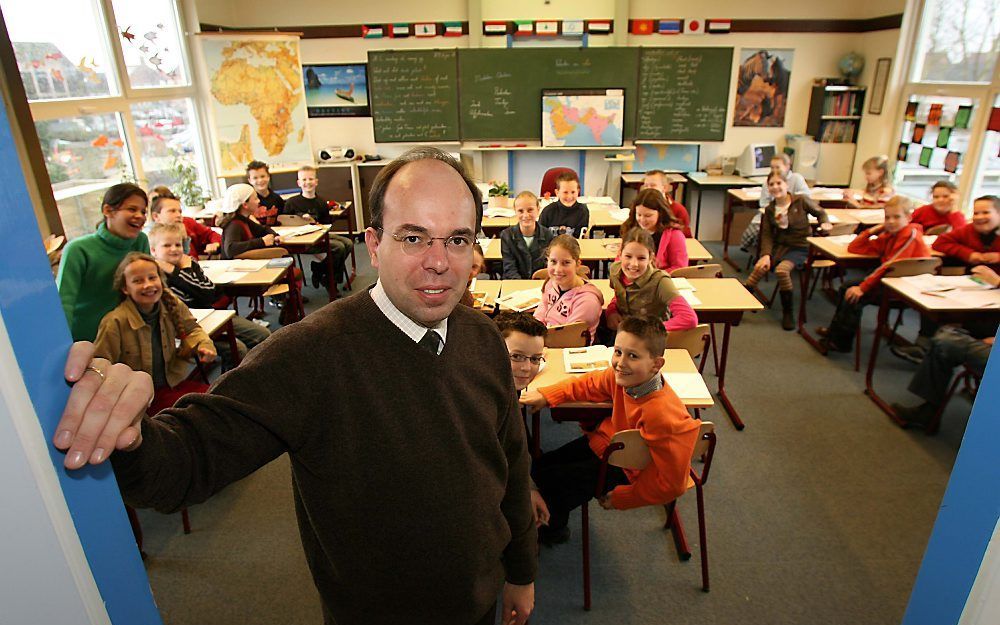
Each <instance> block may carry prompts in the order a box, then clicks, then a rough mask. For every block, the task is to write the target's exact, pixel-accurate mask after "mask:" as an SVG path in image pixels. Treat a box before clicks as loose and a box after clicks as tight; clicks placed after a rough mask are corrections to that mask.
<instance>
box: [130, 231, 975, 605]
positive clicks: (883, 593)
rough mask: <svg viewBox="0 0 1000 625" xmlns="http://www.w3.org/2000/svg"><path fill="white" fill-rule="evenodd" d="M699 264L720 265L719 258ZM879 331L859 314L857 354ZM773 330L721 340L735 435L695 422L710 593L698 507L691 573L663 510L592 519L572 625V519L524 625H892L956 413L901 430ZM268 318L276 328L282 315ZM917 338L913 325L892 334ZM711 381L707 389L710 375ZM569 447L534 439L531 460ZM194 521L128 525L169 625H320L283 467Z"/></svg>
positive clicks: (930, 512) (743, 330) (904, 372)
mask: <svg viewBox="0 0 1000 625" xmlns="http://www.w3.org/2000/svg"><path fill="white" fill-rule="evenodd" d="M709 248H710V249H711V250H712V251H713V252H715V253H716V254H717V255H718V254H719V248H718V246H717V245H714V246H713V245H711V244H710V245H709ZM738 256H739V255H738ZM358 257H359V265H360V267H359V269H360V275H359V279H358V281H357V282H356V289H357V288H362V287H363V286H366V285H367V284H370V283H371V282H372V281H373V280H374V278H375V276H374V272H373V271H372V269H371V268H370V267H369V265H368V263H367V255H366V253H365V251H364V247H363V246H361V245H359V246H358ZM734 275H735V274H734ZM743 277H745V274H744V275H743ZM772 284H773V283H772ZM768 291H769V289H768ZM306 293H307V294H308V295H309V296H310V298H311V300H312V301H311V303H310V304H308V306H307V308H308V309H309V310H314V309H316V308H318V307H319V306H322V305H323V303H325V297H324V295H323V294H322V293H320V292H318V291H314V290H313V289H311V288H310V287H307V289H306ZM272 310H273V309H272ZM809 310H810V319H811V320H812V321H813V324H814V325H816V324H822V325H825V324H826V322H828V321H829V319H830V317H831V315H832V312H833V306H832V304H830V302H828V301H827V300H826V299H825V298H824V297H822V296H821V295H819V294H817V295H816V296H815V297H814V298H813V299H812V301H811V302H810V306H809ZM874 316H875V311H874V310H873V309H869V310H867V311H866V314H865V320H864V321H865V323H864V326H865V329H866V333H865V335H864V336H865V340H864V347H863V353H864V354H866V355H867V353H868V349H869V345H870V339H871V329H872V327H873V325H874ZM778 318H779V311H778V310H777V305H776V307H775V309H774V310H770V311H764V312H761V313H758V314H755V315H747V316H746V317H745V318H744V321H743V323H741V324H740V326H739V327H737V328H735V329H734V331H733V335H732V336H733V338H732V352H731V359H730V365H729V367H730V368H729V375H728V379H727V386H728V390H729V394H730V397H731V399H732V400H733V401H734V403H735V404H736V406H737V407H738V408H739V410H740V411H741V413H742V416H743V418H744V420H745V421H746V423H747V427H746V429H745V430H744V431H742V432H738V431H736V429H735V428H733V427H732V425H731V424H730V422H729V420H728V418H727V417H726V416H725V414H724V413H723V412H722V411H721V409H719V408H718V407H716V408H713V409H710V410H707V411H705V412H703V415H702V416H703V418H704V419H707V420H712V421H715V422H716V424H717V425H718V437H719V443H718V448H717V451H716V457H715V465H714V466H713V468H712V473H711V479H710V481H709V483H708V484H707V486H706V507H707V510H708V543H709V548H710V556H711V558H710V562H711V575H712V590H711V592H709V593H703V592H702V591H701V589H700V569H699V563H698V557H699V545H698V542H699V541H698V533H697V519H696V516H695V501H694V496H693V493H691V494H689V495H687V496H685V497H683V498H682V500H681V502H680V504H679V505H680V509H681V515H682V518H683V520H684V523H685V526H686V529H687V534H688V539H689V541H690V543H691V546H692V550H693V552H694V556H693V558H692V559H691V560H690V561H687V562H680V561H678V559H677V556H676V553H675V551H674V547H673V542H672V541H671V539H670V535H669V533H668V532H665V531H664V530H663V529H662V524H663V520H664V519H663V517H664V514H663V511H662V509H661V508H648V509H639V510H633V511H624V512H623V511H604V510H601V509H600V508H599V507H597V506H592V507H591V509H592V513H591V527H592V532H591V536H592V539H591V540H592V546H593V549H592V551H593V587H594V607H593V610H592V611H591V612H590V613H585V612H584V611H583V609H582V591H581V572H580V567H581V553H580V542H579V537H580V532H579V515H578V514H577V515H575V516H574V517H573V518H572V519H571V527H572V529H573V534H572V537H571V540H570V542H569V543H567V544H565V545H560V546H557V547H555V548H551V549H548V548H543V549H542V551H541V554H540V570H539V576H538V579H537V584H536V611H535V615H534V617H533V618H532V619H531V622H532V623H533V624H537V625H549V624H563V623H590V624H593V625H597V624H615V625H621V624H636V625H639V624H643V625H645V624H653V623H657V624H659V623H671V624H676V625H683V624H688V623H690V624H699V625H701V624H704V623H724V624H747V625H751V624H760V625H764V624H767V625H779V624H786V623H787V624H803V623H809V624H813V625H821V624H827V623H829V624H848V623H851V624H853V623H865V624H868V625H880V624H886V625H889V624H894V623H898V622H899V621H900V620H901V618H902V615H903V612H904V610H905V607H906V603H907V600H908V597H909V593H910V589H911V587H912V584H913V581H914V579H915V577H916V573H917V570H918V568H919V566H920V561H921V558H922V556H923V551H924V548H925V546H926V543H927V538H928V536H929V534H930V530H931V527H932V525H933V523H934V518H935V515H936V512H937V508H938V505H939V503H940V500H941V496H942V494H943V492H944V488H945V485H946V483H947V480H948V475H949V473H950V470H951V466H952V463H953V462H954V459H955V455H956V452H957V450H958V447H959V444H960V442H961V437H962V433H963V431H964V428H965V424H966V422H967V419H968V413H969V411H970V403H969V400H968V399H967V398H965V397H958V398H956V399H955V400H953V401H952V403H951V405H950V407H949V410H948V412H947V414H946V416H945V420H944V423H943V426H942V430H941V432H940V434H938V435H937V436H935V437H928V436H925V435H924V434H922V433H920V432H914V431H904V430H901V429H899V428H898V427H896V426H895V425H893V424H892V423H891V422H890V421H889V420H888V419H887V418H886V417H885V416H884V415H883V414H882V413H881V412H880V411H879V410H878V408H877V407H876V406H875V405H874V404H873V403H872V402H871V401H870V400H869V399H868V398H867V397H866V396H865V395H864V393H863V390H864V376H863V372H862V373H856V372H854V370H853V357H851V356H848V355H835V356H832V357H830V358H826V357H823V356H821V355H820V354H819V353H817V352H816V351H814V350H813V349H812V348H811V347H810V346H809V345H808V344H806V343H805V341H803V340H802V339H801V338H800V337H799V336H798V335H797V334H795V333H792V332H784V331H782V330H781V328H780V325H779V322H778ZM269 319H270V320H271V322H272V324H276V323H277V314H274V313H272V314H270V315H269ZM916 327H917V319H916V317H915V316H914V315H913V314H912V313H910V314H908V316H907V318H906V321H905V325H904V329H903V332H904V333H908V334H910V335H912V334H913V333H914V332H915V328H916ZM914 369H915V367H914V365H912V364H909V363H906V362H903V361H901V360H898V359H896V358H894V357H893V356H891V355H889V354H888V352H887V351H884V352H883V356H882V358H881V359H880V364H879V369H878V373H877V377H876V381H877V384H878V386H879V388H880V389H882V390H883V392H884V394H885V395H886V396H888V397H889V398H890V399H891V400H902V401H904V402H906V403H914V402H915V401H916V400H915V398H914V397H913V396H912V395H910V394H909V393H908V392H907V391H906V384H907V382H908V380H909V378H910V376H911V375H912V373H913V371H914ZM706 379H707V381H708V382H709V385H710V386H712V385H713V384H714V381H715V377H714V375H713V374H712V373H711V365H709V369H708V370H707V375H706ZM578 432H579V430H578V429H577V428H576V427H575V426H573V425H571V424H562V425H560V424H555V423H552V422H546V423H544V424H543V434H542V440H543V445H544V447H545V448H552V447H554V446H557V445H559V444H561V443H562V442H565V441H568V440H570V439H572V438H574V437H575V436H577V435H578ZM190 513H191V520H192V524H193V526H194V531H193V533H192V534H190V535H187V536H185V535H184V534H183V533H182V531H181V521H180V517H179V515H170V516H165V515H160V514H157V513H155V512H151V511H140V517H141V519H142V523H143V528H144V530H145V540H146V544H145V550H146V552H147V554H148V556H149V557H148V559H147V561H146V568H147V571H148V573H149V578H150V582H151V585H152V589H153V593H154V595H155V597H156V601H157V604H158V606H159V607H160V610H161V612H162V614H163V619H164V622H165V623H167V624H168V625H203V624H205V623H216V624H225V623H234V624H235V623H240V624H247V625H249V624H256V623H262V624H263V623H294V624H297V623H320V622H321V621H322V619H321V615H320V608H319V600H318V597H317V594H316V590H315V588H314V587H313V584H312V580H311V577H310V575H309V572H308V569H307V567H306V564H305V560H304V557H303V555H302V550H301V546H300V544H299V538H298V533H297V529H296V524H295V517H294V511H293V506H292V497H291V490H290V471H289V463H288V460H287V457H282V458H280V459H278V460H276V461H275V462H272V463H271V464H270V465H268V466H266V467H264V468H263V469H261V470H259V471H257V472H256V473H255V474H253V475H251V476H250V477H248V478H247V479H245V480H243V481H242V482H239V483H237V484H234V485H232V486H230V487H229V488H227V489H225V490H224V491H222V492H221V493H220V494H218V495H217V496H216V497H215V498H213V499H212V500H210V501H208V502H206V503H204V504H202V505H198V506H194V507H193V508H191V511H190ZM414 609H415V610H419V605H415V606H414Z"/></svg>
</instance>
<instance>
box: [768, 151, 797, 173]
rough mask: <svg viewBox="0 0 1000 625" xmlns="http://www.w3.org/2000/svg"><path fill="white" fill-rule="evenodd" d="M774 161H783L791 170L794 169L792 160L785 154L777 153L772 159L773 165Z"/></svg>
mask: <svg viewBox="0 0 1000 625" xmlns="http://www.w3.org/2000/svg"><path fill="white" fill-rule="evenodd" d="M774 161H781V162H782V163H784V164H785V167H788V168H789V169H791V167H792V159H791V158H790V157H789V156H788V155H787V154H785V153H784V152H775V153H774V156H772V157H771V162H772V163H773V162H774Z"/></svg>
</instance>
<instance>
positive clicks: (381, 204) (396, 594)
mask: <svg viewBox="0 0 1000 625" xmlns="http://www.w3.org/2000/svg"><path fill="white" fill-rule="evenodd" d="M371 206H372V222H373V227H371V228H369V229H368V230H367V232H366V244H367V246H368V250H369V253H370V255H371V258H372V265H373V266H374V267H376V268H377V269H378V272H379V281H378V282H377V283H376V284H375V286H374V287H373V288H372V289H370V290H369V291H368V292H363V293H358V294H356V295H354V296H352V297H350V298H347V299H345V300H341V301H338V302H335V303H332V304H330V305H328V306H326V307H324V308H323V309H321V310H320V311H317V312H315V313H313V314H312V315H310V316H309V317H307V318H306V319H305V320H303V321H301V322H299V323H296V324H294V325H292V326H289V327H286V328H284V329H282V330H280V331H279V332H277V333H275V334H274V335H273V336H272V337H271V338H270V339H269V340H268V341H266V342H265V343H263V344H262V345H260V346H259V347H258V348H257V349H255V350H254V351H253V352H252V353H251V354H250V356H249V357H248V358H247V359H246V360H244V361H243V363H242V364H241V366H240V367H238V368H237V369H234V370H233V371H230V372H229V373H227V374H226V375H224V376H222V377H221V378H219V380H218V381H217V382H216V383H215V384H214V385H213V387H212V389H211V391H210V393H208V394H205V395H188V396H186V397H185V398H183V399H182V400H181V401H180V402H178V404H177V405H176V406H175V407H174V408H172V409H169V410H166V411H164V412H162V413H160V414H159V415H158V416H157V418H156V419H149V418H133V415H135V414H136V413H137V412H140V413H141V411H142V409H143V408H144V407H145V405H146V400H147V398H148V396H149V394H148V393H147V390H148V389H147V387H148V386H149V385H148V381H147V380H145V379H143V378H142V377H141V376H143V375H144V374H139V373H133V372H131V371H129V370H127V368H126V369H124V370H123V369H122V368H121V366H118V365H116V366H115V367H113V368H111V367H109V363H107V361H104V360H102V359H94V360H91V358H90V355H91V354H90V353H89V352H88V350H87V349H86V346H84V345H79V344H78V345H77V346H75V347H74V350H73V352H71V356H70V361H69V363H68V364H67V372H68V374H67V378H68V379H69V380H70V381H76V380H79V384H76V385H75V386H74V389H73V393H72V395H71V397H70V403H69V406H68V407H67V411H66V415H65V416H64V418H63V421H62V422H61V423H60V425H59V426H58V428H57V433H56V437H55V444H56V446H57V447H59V448H60V449H66V450H67V456H66V461H65V464H66V466H67V467H68V468H71V469H72V468H77V467H79V466H82V465H83V464H85V463H87V462H90V463H93V464H97V463H100V462H103V461H104V460H105V459H106V458H107V457H108V456H109V455H110V453H109V451H108V450H114V449H119V450H121V451H119V452H118V453H116V454H114V455H113V456H112V462H113V464H114V467H115V473H116V475H117V476H118V480H119V484H120V486H121V490H122V493H123V496H124V498H125V500H126V501H127V502H129V503H131V504H133V505H137V506H151V507H154V508H156V509H158V510H161V511H173V510H177V509H179V508H180V507H182V506H185V505H190V504H193V503H197V502H199V501H204V500H205V499H207V498H208V497H210V496H211V495H213V494H214V493H216V492H218V491H219V490H221V489H222V488H224V487H225V486H226V485H228V484H231V483H232V482H234V481H236V480H238V479H240V478H242V477H244V476H246V475H248V474H250V473H252V472H253V471H254V470H256V469H257V468H259V467H261V466H263V465H264V464H266V463H268V462H270V461H271V460H273V459H274V458H276V457H277V456H279V455H281V454H282V453H286V452H287V453H288V454H289V455H290V457H291V461H292V472H293V488H294V495H295V504H296V513H297V515H298V519H299V531H300V534H301V538H302V543H303V548H304V549H305V552H306V559H307V561H308V563H309V566H310V569H311V571H312V574H313V578H314V581H315V584H316V587H317V589H318V590H319V594H320V597H321V599H322V603H323V611H324V620H325V622H326V623H337V624H338V625H354V624H357V625H362V624H363V625H368V624H373V625H379V624H386V625H389V624H397V623H407V624H412V623H426V624H428V625H430V624H434V625H437V624H442V623H448V624H452V623H454V624H456V625H460V624H468V625H473V624H479V623H491V624H492V623H493V622H494V618H495V616H494V612H495V607H496V606H495V602H496V595H497V592H498V590H499V589H500V581H501V579H503V580H505V581H506V583H505V584H504V586H503V614H502V617H503V622H504V623H517V624H519V625H520V624H523V623H525V622H526V621H527V618H528V616H529V615H530V613H531V610H532V607H533V603H534V585H533V580H534V575H535V569H536V546H535V528H534V523H533V522H532V515H531V508H530V505H529V487H528V484H529V481H528V479H529V478H528V453H527V447H526V441H525V436H524V431H523V425H522V422H521V419H520V418H519V413H518V406H517V401H516V399H515V395H514V384H513V380H512V378H511V375H510V365H509V362H508V356H507V352H506V349H505V347H504V344H503V340H502V339H501V338H500V334H499V333H498V332H497V330H496V328H495V327H494V326H493V324H492V323H491V321H490V320H489V319H488V318H487V317H485V316H483V315H482V314H480V313H478V312H476V311H473V310H470V309H467V308H464V307H462V306H457V304H458V301H459V299H460V298H461V296H462V294H463V293H464V291H465V281H466V278H467V277H468V275H469V271H470V267H471V264H472V243H473V241H474V240H475V239H474V236H475V233H476V232H477V231H478V230H479V225H480V221H481V217H482V213H481V211H482V208H481V206H482V204H481V202H480V198H479V193H478V190H477V189H476V187H475V185H474V184H473V183H472V182H471V181H470V180H469V179H468V178H467V177H465V175H464V173H463V172H462V170H461V167H460V166H459V165H458V164H457V163H456V162H455V161H454V160H453V159H451V158H450V157H448V156H447V155H445V154H444V153H442V152H440V151H438V150H434V149H417V150H412V151H411V152H408V153H407V154H406V155H404V156H403V157H400V159H397V160H396V161H394V162H393V163H390V164H389V165H388V166H386V167H385V168H384V169H383V171H382V172H381V173H380V174H379V177H378V179H377V180H376V181H375V184H374V185H373V187H372V196H371ZM345 346H346V347H347V349H343V348H344V347H345ZM333 351H336V352H337V353H338V354H340V355H341V356H338V358H336V359H334V360H333V361H330V360H329V359H328V358H325V357H324V354H327V353H331V352H333ZM95 369H96V370H97V371H96V372H95V373H92V374H89V375H88V374H87V372H88V371H94V370H95ZM147 377H148V376H147ZM274 388H282V389H285V391H284V392H282V393H280V394H277V393H274V392H273V389H274ZM123 389H124V390H123ZM109 391H110V392H111V394H112V395H113V396H114V397H117V398H118V399H117V406H116V408H115V410H114V412H113V413H112V415H111V417H110V418H108V416H107V412H106V410H101V408H100V407H99V406H100V404H101V402H94V405H88V403H89V400H90V398H92V397H93V396H94V394H95V393H96V392H99V393H101V394H104V393H108V392H109ZM84 407H85V408H84Z"/></svg>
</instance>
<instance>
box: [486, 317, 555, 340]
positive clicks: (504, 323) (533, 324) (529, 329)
mask: <svg viewBox="0 0 1000 625" xmlns="http://www.w3.org/2000/svg"><path fill="white" fill-rule="evenodd" d="M494 321H495V322H496V324H497V329H498V330H500V336H502V337H504V338H507V337H508V336H510V335H511V334H512V333H514V332H520V333H521V334H527V335H528V336H541V337H545V335H547V334H548V333H549V329H548V328H547V327H545V324H544V323H542V322H541V321H539V320H538V319H535V317H534V315H532V314H531V313H529V312H523V311H522V312H516V311H513V310H505V311H502V312H501V313H500V314H498V315H497V316H496V319H494Z"/></svg>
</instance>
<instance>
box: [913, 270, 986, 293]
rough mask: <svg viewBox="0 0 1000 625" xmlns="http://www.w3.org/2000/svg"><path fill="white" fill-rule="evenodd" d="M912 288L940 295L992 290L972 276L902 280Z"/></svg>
mask: <svg viewBox="0 0 1000 625" xmlns="http://www.w3.org/2000/svg"><path fill="white" fill-rule="evenodd" d="M901 279H902V280H903V282H906V283H907V284H909V285H910V286H912V287H913V288H916V289H920V292H921V293H940V292H943V291H954V290H963V291H987V290H991V289H992V288H993V287H991V286H990V285H988V284H983V283H982V282H976V281H975V280H973V279H972V276H936V275H934V274H930V273H925V274H922V275H919V276H905V277H903V278H901Z"/></svg>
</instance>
